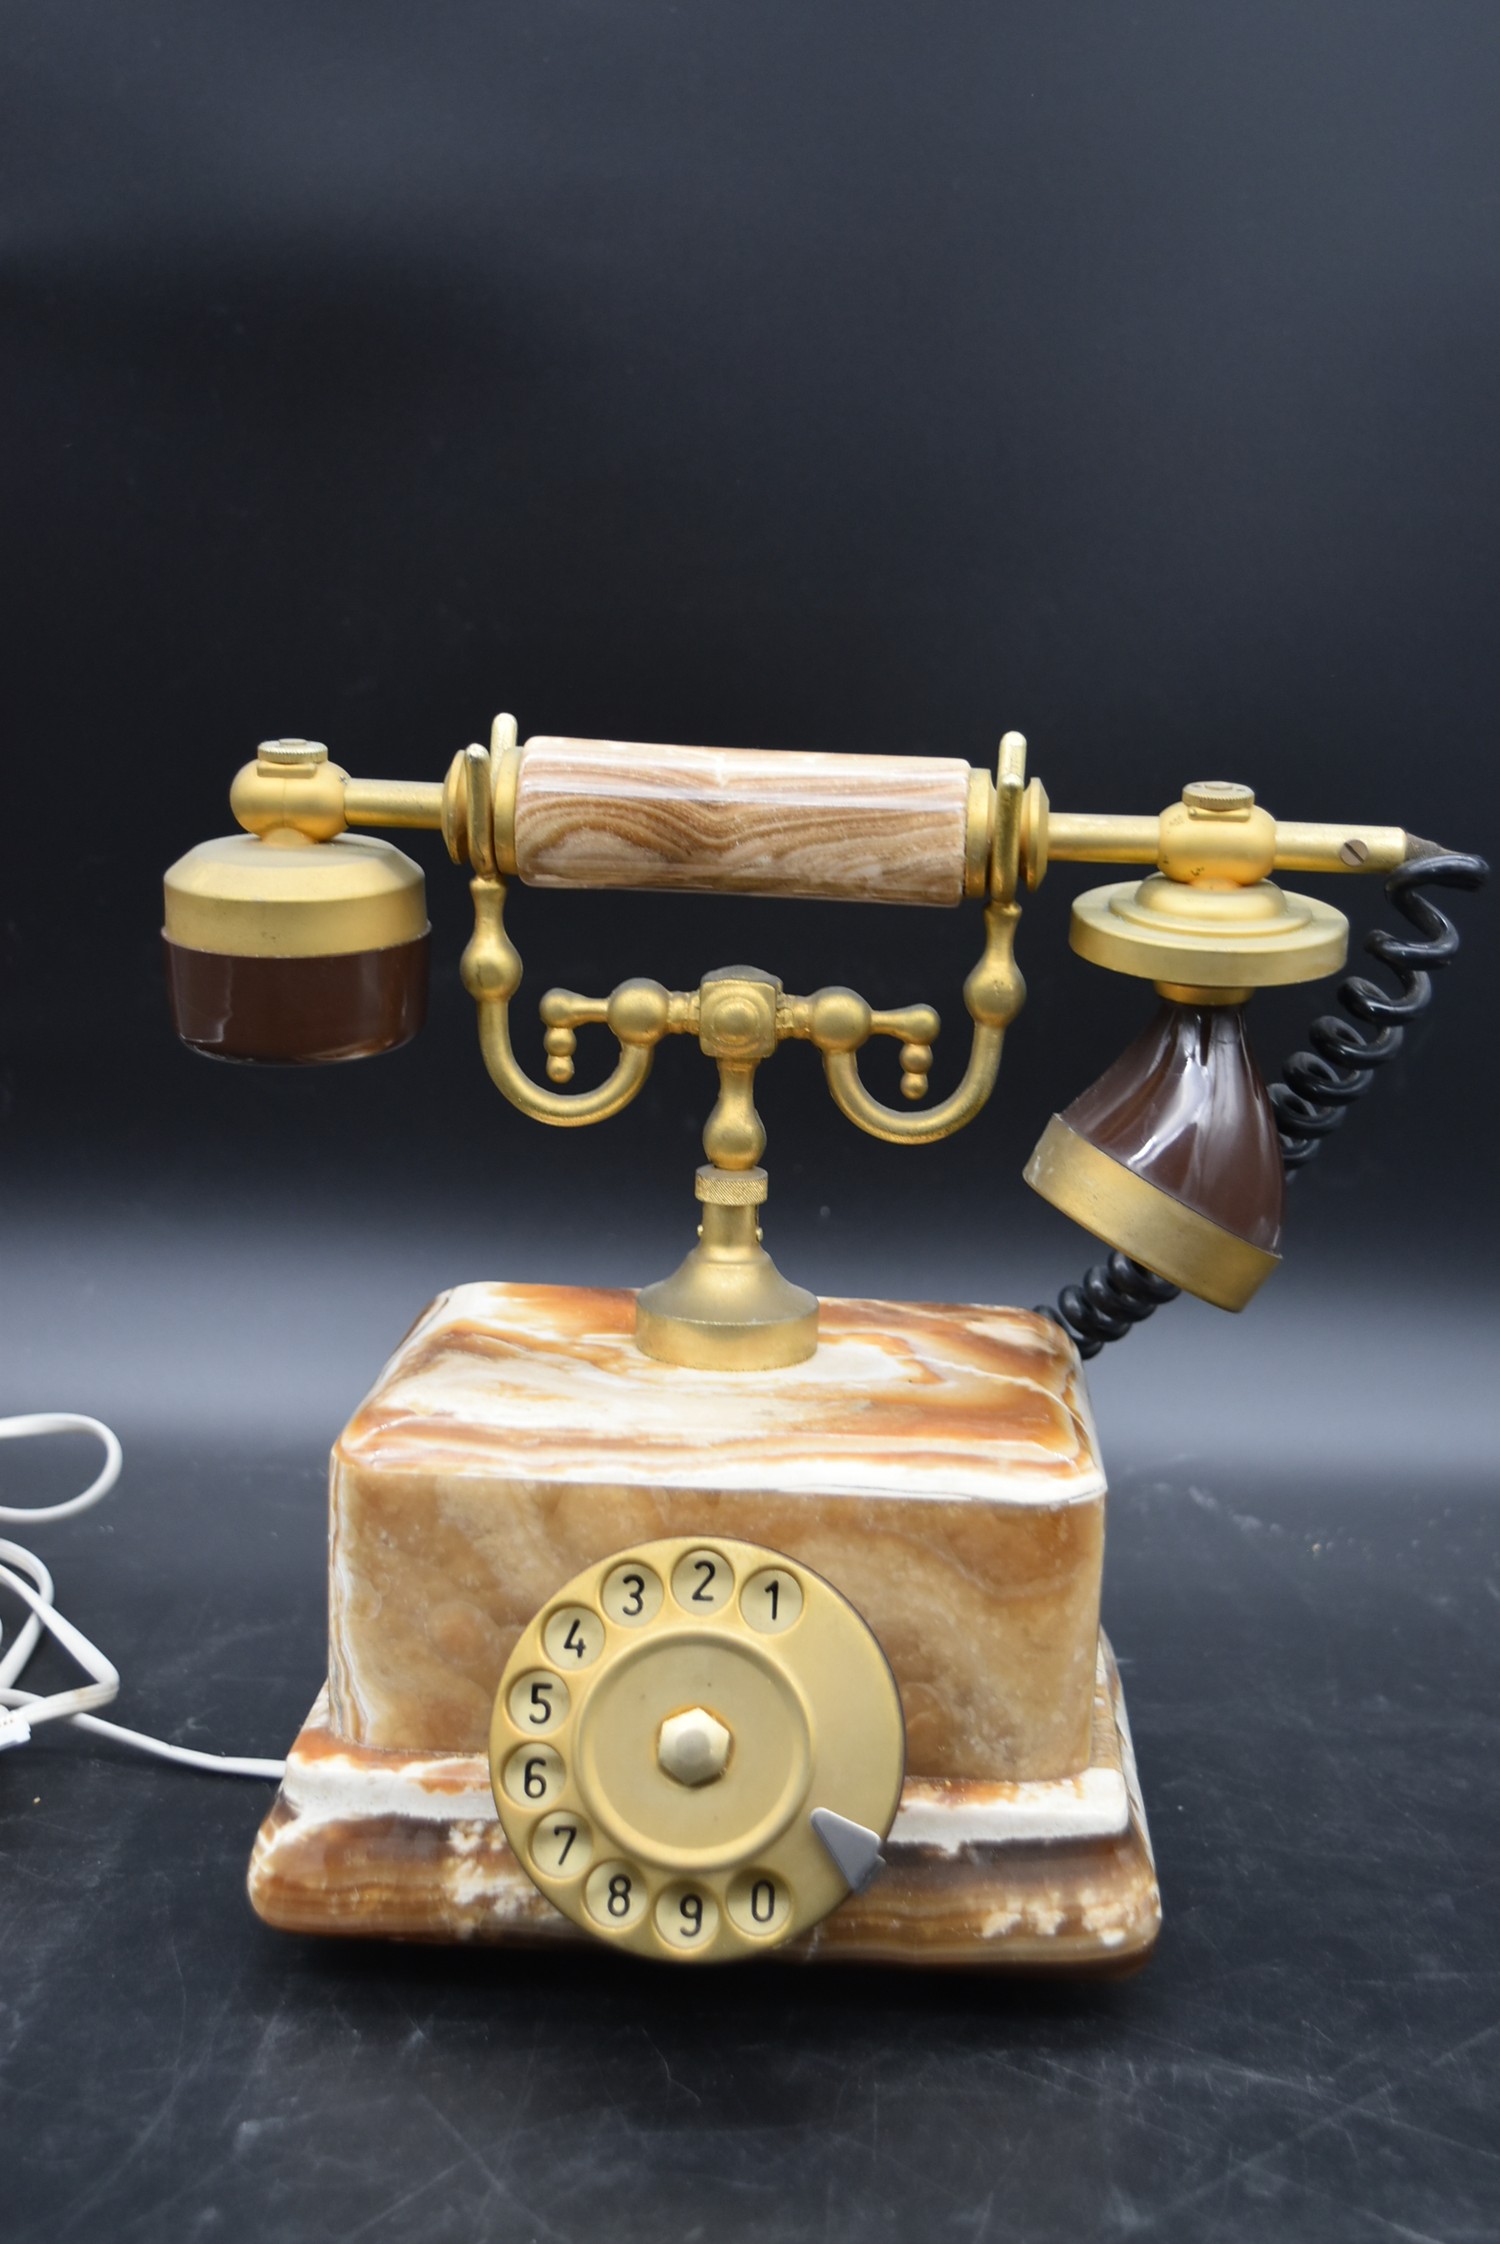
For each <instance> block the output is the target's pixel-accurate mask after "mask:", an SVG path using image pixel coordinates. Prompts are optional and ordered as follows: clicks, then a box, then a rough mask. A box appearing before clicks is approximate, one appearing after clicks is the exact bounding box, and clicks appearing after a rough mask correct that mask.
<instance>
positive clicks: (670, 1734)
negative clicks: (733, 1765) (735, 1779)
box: [656, 1706, 734, 1784]
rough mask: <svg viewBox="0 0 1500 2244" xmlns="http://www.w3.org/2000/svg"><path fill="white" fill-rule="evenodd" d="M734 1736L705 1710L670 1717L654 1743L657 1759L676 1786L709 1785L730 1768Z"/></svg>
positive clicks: (703, 1707) (714, 1716) (689, 1708)
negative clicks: (673, 1778)
mask: <svg viewBox="0 0 1500 2244" xmlns="http://www.w3.org/2000/svg"><path fill="white" fill-rule="evenodd" d="M733 1744H734V1736H733V1733H732V1732H731V1731H729V1730H727V1729H726V1728H725V1727H724V1724H723V1723H722V1722H721V1721H720V1720H719V1718H718V1716H717V1715H716V1714H710V1713H709V1711H708V1708H707V1707H706V1706H690V1707H688V1708H687V1710H686V1711H685V1712H684V1713H682V1714H670V1715H668V1717H667V1719H666V1721H665V1722H663V1724H662V1726H661V1729H660V1731H659V1732H658V1734H657V1740H656V1758H657V1760H658V1762H659V1763H660V1765H661V1767H662V1768H663V1769H664V1770H665V1771H666V1773H667V1775H668V1776H669V1777H675V1778H676V1779H677V1782H678V1783H679V1784H712V1783H713V1781H714V1778H715V1777H721V1776H722V1775H723V1774H724V1771H725V1770H726V1769H727V1768H728V1766H729V1753H730V1748H731V1747H732V1746H733Z"/></svg>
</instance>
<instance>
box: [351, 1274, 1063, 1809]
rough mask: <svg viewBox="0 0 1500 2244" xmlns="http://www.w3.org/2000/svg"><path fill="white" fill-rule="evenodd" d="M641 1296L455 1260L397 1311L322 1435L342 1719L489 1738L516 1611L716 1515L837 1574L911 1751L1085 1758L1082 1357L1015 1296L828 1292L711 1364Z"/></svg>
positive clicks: (381, 1740) (478, 1745)
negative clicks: (805, 1339)
mask: <svg viewBox="0 0 1500 2244" xmlns="http://www.w3.org/2000/svg"><path fill="white" fill-rule="evenodd" d="M633 1316H634V1296H633V1295H631V1294H629V1293H625V1292H614V1291H595V1290H590V1289H585V1288H574V1287H554V1286H502V1285H473V1286H463V1287H459V1288H457V1289H456V1290H455V1291H454V1292H452V1293H449V1294H445V1295H444V1296H442V1297H441V1298H440V1300H439V1301H437V1302H436V1303H435V1304H434V1305H433V1307H432V1308H431V1309H430V1310H429V1311H428V1312H427V1313H426V1315H425V1316H424V1317H423V1318H422V1319H421V1320H420V1321H419V1323H418V1324H417V1325H416V1326H415V1327H414V1329H413V1331H412V1332H411V1333H410V1334H409V1335H408V1336H407V1338H406V1340H405V1341H404V1342H403V1343H402V1345H401V1347H400V1349H399V1350H398V1351H397V1353H396V1355H395V1356H394V1357H393V1358H392V1360H391V1362H390V1364H388V1365H387V1367H386V1369H385V1371H384V1372H383V1373H382V1375H381V1377H380V1380H379V1381H378V1383H377V1385H376V1387H375V1389H374V1391H373V1393H372V1394H371V1395H370V1396H369V1398H368V1399H367V1401H366V1402H365V1403H364V1404H363V1405H362V1406H361V1408H360V1409H359V1410H358V1411H357V1412H356V1413H355V1415H354V1417H353V1419H352V1420H351V1421H350V1423H349V1425H348V1427H347V1428H346V1429H345V1431H344V1433H343V1435H342V1436H341V1437H340V1440H339V1442H338V1444H337V1446H336V1448H335V1450H334V1454H333V1465H332V1547H331V1556H330V1684H331V1709H332V1718H333V1723H334V1727H335V1729H336V1731H337V1733H338V1734H339V1735H340V1736H341V1737H342V1738H344V1739H346V1740H348V1741H349V1742H351V1743H354V1744H359V1745H363V1746H370V1747H373V1748H377V1749H381V1750H386V1751H397V1752H404V1753H415V1754H482V1752H483V1750H484V1745H485V1738H486V1734H487V1730H488V1724H489V1718H490V1710H491V1704H492V1701H493V1698H494V1693H495V1688H496V1684H497V1681H498V1678H499V1676H500V1672H501V1670H502V1668H503V1666H504V1664H505V1661H506V1659H507V1658H508V1656H509V1654H510V1651H511V1649H512V1647H513V1645H514V1644H515V1642H516V1639H517V1637H518V1636H519V1634H520V1631H521V1629H522V1628H523V1627H524V1626H525V1624H526V1622H527V1621H529V1620H530V1619H531V1617H532V1615H533V1614H534V1613H535V1612H536V1611H537V1610H538V1608H539V1607H540V1606H541V1605H542V1604H543V1603H544V1602H545V1601H546V1599H547V1598H548V1597H549V1596H551V1595H552V1594H553V1592H554V1591H555V1590H556V1589H557V1588H558V1587H559V1586H560V1585H561V1584H562V1583H564V1582H566V1581H567V1580H569V1579H570V1578H571V1576H572V1575H574V1574H575V1573H577V1572H579V1571H580V1570H581V1569H582V1568H583V1567H584V1566H586V1565H588V1564H590V1563H591V1562H593V1561H595V1560H597V1559H600V1558H603V1557H605V1556H607V1555H608V1554H609V1553H610V1552H612V1551H615V1550H620V1549H624V1548H625V1547H627V1546H628V1545H630V1544H633V1543H640V1542H645V1541H648V1540H654V1539H656V1538H658V1537H661V1536H667V1535H676V1534H698V1533H701V1534H703V1535H704V1536H705V1537H709V1538H711V1537H712V1536H714V1535H715V1534H720V1535H726V1536H733V1537H739V1538H743V1539H745V1540H747V1541H751V1542H759V1543H764V1544H767V1545H769V1546H770V1547H771V1548H772V1549H775V1550H778V1551H781V1552H784V1553H785V1554H786V1555H787V1556H788V1557H791V1558H795V1559H800V1560H801V1561H802V1562H803V1563H805V1564H806V1565H808V1566H811V1567H813V1568H814V1569H815V1570H816V1571H817V1572H819V1573H820V1574H823V1575H824V1576H826V1578H827V1579H828V1580H830V1581H831V1582H833V1583H834V1585H835V1586H836V1587H837V1588H838V1589H840V1590H841V1591H843V1593H844V1594H845V1595H846V1596H847V1597H849V1598H850V1599H851V1601H852V1602H853V1603H854V1605H855V1606H856V1607H857V1608H858V1610H859V1611H860V1612H861V1613H862V1614H863V1616H864V1618H865V1620H866V1621H867V1622H868V1623H869V1625H870V1627H871V1628H872V1629H873V1630H874V1632H875V1634H876V1636H877V1637H878V1639H879V1641H880V1643H881V1645H882V1647H883V1649H884V1651H885V1654H886V1657H887V1658H888V1659H889V1661H890V1663H891V1666H892V1669H893V1670H894V1673H895V1676H896V1680H897V1684H898V1686H899V1688H900V1692H901V1698H902V1706H903V1710H904V1714H905V1719H906V1726H907V1767H908V1773H909V1774H910V1775H911V1776H913V1777H920V1778H930V1779H934V1780H943V1781H949V1780H966V1781H979V1782H985V1783H995V1782H1016V1781H1027V1782H1034V1781H1038V1780H1049V1779H1067V1778H1071V1777H1073V1776H1075V1775H1076V1774H1077V1773H1078V1772H1079V1771H1081V1770H1082V1769H1083V1768H1084V1767H1085V1766H1086V1764H1087V1761H1088V1754H1089V1739H1090V1708H1091V1703H1092V1697H1093V1690H1094V1670H1095V1644H1096V1636H1097V1630H1098V1609H1099V1581H1100V1569H1101V1561H1102V1551H1103V1514H1104V1482H1103V1476H1102V1474H1101V1472H1100V1468H1099V1463H1098V1458H1097V1455H1096V1451H1095V1446H1094V1436H1093V1428H1092V1423H1091V1420H1090V1417H1089V1411H1088V1403H1087V1398H1086V1395H1085V1392H1084V1387H1083V1382H1082V1375H1081V1372H1080V1370H1079V1366H1078V1359H1077V1356H1076V1354H1075V1353H1074V1350H1073V1347H1072V1345H1071V1343H1070V1342H1069V1341H1068V1340H1067V1339H1066V1337H1065V1336H1064V1335H1063V1334H1061V1333H1060V1332H1059V1331H1058V1330H1057V1329H1056V1327H1054V1326H1053V1325H1051V1324H1049V1323H1048V1322H1047V1321H1046V1320H1045V1319H1044V1318H1040V1317H1036V1316H1033V1315H1030V1314H1028V1313H1027V1312H1025V1311H1021V1310H1011V1309H992V1308H984V1307H963V1308H955V1307H948V1306H930V1305H922V1304H911V1303H895V1302H870V1301H827V1302H824V1303H823V1305H822V1327H821V1330H822V1339H821V1342H820V1345H819V1348H818V1352H817V1354H816V1355H815V1356H814V1357H813V1358H811V1359H810V1361H809V1362H807V1363H805V1364H800V1365H797V1366H794V1367H792V1368H791V1369H789V1370H780V1371H774V1372H748V1373H747V1372H733V1373H713V1372H703V1371H692V1370H685V1369H682V1368H679V1367H676V1366H672V1365H666V1364H659V1363H655V1362H653V1361H652V1360H651V1359H649V1358H648V1357H645V1356H642V1355H641V1354H640V1352H639V1351H638V1350H637V1349H636V1347H635V1346H634V1343H633V1341H632V1339H631V1330H632V1323H633Z"/></svg>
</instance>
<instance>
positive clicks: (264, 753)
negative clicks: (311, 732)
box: [255, 740, 328, 769]
mask: <svg viewBox="0 0 1500 2244" xmlns="http://www.w3.org/2000/svg"><path fill="white" fill-rule="evenodd" d="M255 760H256V762H257V763H258V764H264V765H265V766H266V767H267V768H268V769H277V768H280V767H282V766H285V765H287V764H292V765H298V764H326V763H327V761H328V750H327V747H326V746H325V745H324V743H323V742H322V741H321V740H263V741H262V742H261V744H260V746H259V747H258V748H257V749H256V751H255Z"/></svg>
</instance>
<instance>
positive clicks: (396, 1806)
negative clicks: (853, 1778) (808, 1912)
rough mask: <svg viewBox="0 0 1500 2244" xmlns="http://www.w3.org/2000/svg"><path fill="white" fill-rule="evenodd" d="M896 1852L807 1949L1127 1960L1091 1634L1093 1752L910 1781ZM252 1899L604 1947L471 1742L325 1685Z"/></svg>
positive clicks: (1089, 1962)
mask: <svg viewBox="0 0 1500 2244" xmlns="http://www.w3.org/2000/svg"><path fill="white" fill-rule="evenodd" d="M885 1853H886V1867H885V1869H884V1870H883V1871H881V1872H880V1873H879V1875H878V1876H877V1877H876V1878H875V1880H874V1881H873V1883H872V1884H871V1885H870V1886H869V1887H868V1888H867V1889H866V1890H865V1891H864V1892H863V1893H861V1894H851V1895H850V1897H849V1899H848V1900H847V1901H845V1902H844V1903H843V1904H842V1906H841V1907H839V1908H838V1909H836V1910H835V1911H834V1912H833V1914H832V1915H831V1916H830V1917H826V1918H825V1919H824V1920H823V1922H822V1923H821V1924H820V1925H818V1926H816V1927H815V1928H814V1929H813V1931H812V1932H810V1933H809V1934H807V1935H806V1937H805V1938H803V1939H801V1940H798V1941H796V1942H794V1943H792V1944H790V1945H789V1946H788V1947H786V1948H784V1949H779V1950H777V1951H775V1952H776V1954H778V1955H783V1956H786V1957H788V1958H790V1959H792V1960H801V1961H803V1962H811V1961H814V1960H819V1961H826V1962H835V1961H839V1962H848V1963H902V1964H920V1965H936V1964H959V1965H969V1966H973V1965H990V1966H1002V1967H1016V1966H1023V1967H1024V1966H1033V1967H1036V1966H1044V1967H1047V1968H1050V1969H1057V1968H1059V1967H1062V1968H1068V1967H1080V1968H1088V1967H1092V1968H1099V1967H1109V1968H1118V1969H1128V1968H1130V1967H1132V1966H1134V1965H1136V1964H1139V1963H1141V1962H1142V1961H1143V1960H1144V1959H1145V1957H1146V1955H1147V1954H1148V1953H1149V1951H1150V1949H1151V1946H1152V1944H1153V1942H1154V1941H1155V1939H1156V1935H1157V1931H1158V1928H1159V1926H1160V1922H1161V1902H1160V1897H1159V1894H1158V1891H1157V1884H1156V1871H1155V1865H1154V1862H1153V1859H1152V1854H1151V1841H1150V1836H1149V1834H1148V1832H1147V1828H1146V1818H1145V1812H1144V1810H1143V1808H1142V1806H1141V1798H1140V1792H1139V1789H1138V1787H1137V1784H1136V1776H1135V1760H1134V1756H1133V1754H1132V1752H1131V1745H1130V1731H1129V1727H1128V1724H1127V1722H1126V1718H1125V1706H1124V1700H1123V1697H1122V1695H1121V1690H1120V1681H1119V1676H1118V1673H1117V1671H1116V1668H1115V1664H1114V1660H1113V1657H1112V1656H1111V1654H1110V1650H1109V1646H1108V1644H1107V1642H1106V1641H1105V1639H1104V1638H1103V1636H1101V1637H1100V1638H1099V1647H1098V1661H1097V1668H1096V1679H1095V1689H1094V1698H1093V1711H1092V1724H1091V1734H1090V1745H1089V1753H1088V1761H1087V1766H1086V1767H1084V1768H1083V1769H1082V1770H1080V1771H1079V1773H1077V1774H1076V1775H1073V1776H1068V1777H1059V1778H1052V1779H1041V1780H1031V1781H1013V1782H1008V1783H984V1782H980V1781H978V1780H974V1779H952V1778H950V1779H940V1778H921V1777H916V1778H908V1780H907V1783H906V1785H905V1787H904V1789H903V1791H902V1796H901V1806H900V1808H899V1810H898V1811H897V1815H896V1822H895V1825H894V1827H893V1829H892V1831H891V1835H890V1838H889V1839H888V1841H887V1843H886V1849H885ZM249 1887H250V1899H251V1901H252V1903H253V1904H254V1906H255V1909H256V1911H257V1912H258V1914H259V1915H260V1916H261V1917H263V1918H264V1919H265V1921H266V1922H267V1923H268V1924H271V1925H275V1926H277V1927H279V1928H280V1929H282V1930H284V1931H288V1932H316V1933H347V1934H351V1935H357V1936H360V1937H370V1936H377V1937H385V1938H392V1939H406V1940H482V1941H493V1942H503V1943H508V1944H510V1945H513V1946H518V1947H533V1948H555V1947H564V1948H574V1949H577V1948H586V1947H590V1946H592V1945H593V1943H592V1942H591V1941H590V1940H589V1938H588V1936H587V1935H586V1934H585V1933H582V1932H579V1931H578V1930H577V1929H576V1928H575V1927H574V1926H573V1925H572V1924H570V1923H569V1922H568V1920H567V1919H566V1918H565V1917H563V1916H562V1915H561V1914H560V1913H559V1912H558V1911H557V1910H556V1909H554V1908H553V1907H552V1905H551V1903H550V1902H548V1901H546V1900H544V1899H543V1897H542V1895H541V1894H540V1893H538V1891H537V1889H536V1888H535V1886H533V1885H532V1883H531V1881H530V1879H529V1878H528V1877H527V1876H526V1875H525V1873H524V1871H523V1870H522V1869H521V1868H520V1866H519V1864H518V1863H517V1862H516V1860H515V1857H514V1856H513V1855H512V1854H511V1852H510V1849H509V1847H508V1846H507V1845H506V1841H505V1835H504V1833H503V1832H502V1830H501V1828H500V1824H499V1821H498V1819H497V1817H496V1815H495V1809H494V1802H493V1800H492V1798H491V1794H490V1784H489V1770H488V1766H487V1764H486V1761H485V1759H484V1756H483V1755H482V1754H478V1753H413V1752H409V1751H408V1752H401V1751H396V1750H392V1749H389V1748H387V1749H381V1748H378V1747H373V1746H369V1745H357V1744H352V1743H350V1742H349V1741H348V1740H347V1739H346V1738H343V1737H340V1736H339V1735H337V1734H336V1733H335V1731H334V1730H333V1729H332V1727H331V1717H330V1712H329V1703H328V1694H327V1692H326V1691H325V1692H323V1693H322V1694H321V1695H320V1697H319V1699H318V1702H317V1704H316V1706H314V1708H313V1710H312V1712H311V1714H310V1715H309V1717H308V1720H307V1725H306V1727H305V1728H304V1729H303V1731H302V1733H301V1735H300V1736H299V1737H298V1739H297V1742H296V1744H295V1745H294V1746H293V1748H292V1751H291V1754H290V1757H289V1759H288V1762H287V1772H286V1778H285V1781H284V1783H283V1784H282V1787H281V1790H280V1792H279V1793H278V1795H277V1798H276V1801H275V1804H274V1805H273V1807H272V1809H271V1812H270V1814H269V1815H268V1816H267V1818H266V1820H265V1823H264V1824H263V1825H262V1827H261V1832H260V1836H259V1838H258V1840H257V1842H256V1846H255V1852H254V1855H253V1857H252V1859H251V1864H250V1877H249Z"/></svg>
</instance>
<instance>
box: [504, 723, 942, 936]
mask: <svg viewBox="0 0 1500 2244" xmlns="http://www.w3.org/2000/svg"><path fill="white" fill-rule="evenodd" d="M968 806H969V766H968V765H967V764H966V763H961V762H959V761H958V760H957V759H955V758H953V757H949V756H835V755H818V754H799V753H792V752H790V751H784V750H780V749H764V748H757V749H749V748H668V747H660V746H657V745H655V744H647V743H645V742H638V741H624V740H562V739H553V738H547V737H539V738H537V739H535V740H528V741H527V743H526V746H525V749H524V750H523V752H522V756H521V768H520V776H519V781H518V784H517V788H516V811H515V850H516V866H517V870H518V871H519V873H520V876H521V878H522V880H524V881H527V882H529V883H530V884H531V885H532V886H533V887H535V888H676V889H700V890H703V889H713V890H716V891H718V892H720V893H721V894H723V893H727V894H731V895H738V896H825V897H831V898H834V899H835V900H840V899H841V900H844V901H848V902H856V903H882V904H956V903H958V902H959V900H960V899H961V897H962V896H963V893H964V859H965V847H966V836H967V832H968Z"/></svg>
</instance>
